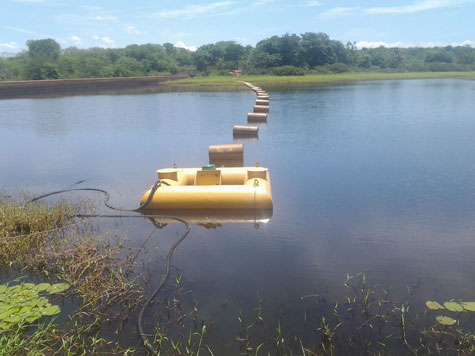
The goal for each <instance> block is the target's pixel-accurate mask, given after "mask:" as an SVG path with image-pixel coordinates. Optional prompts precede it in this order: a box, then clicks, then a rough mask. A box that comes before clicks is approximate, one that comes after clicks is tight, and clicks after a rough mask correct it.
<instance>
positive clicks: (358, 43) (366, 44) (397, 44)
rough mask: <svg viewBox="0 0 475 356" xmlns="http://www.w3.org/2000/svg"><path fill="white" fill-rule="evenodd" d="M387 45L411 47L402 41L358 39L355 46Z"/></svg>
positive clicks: (373, 46) (388, 46)
mask: <svg viewBox="0 0 475 356" xmlns="http://www.w3.org/2000/svg"><path fill="white" fill-rule="evenodd" d="M381 46H383V47H387V48H394V47H399V48H404V47H413V46H409V45H407V44H404V43H402V42H391V43H389V42H383V41H359V42H356V44H355V47H356V48H358V49H362V48H378V47H381Z"/></svg>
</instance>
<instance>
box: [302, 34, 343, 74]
mask: <svg viewBox="0 0 475 356" xmlns="http://www.w3.org/2000/svg"><path fill="white" fill-rule="evenodd" d="M301 37H302V53H301V56H302V58H303V59H304V60H305V62H306V63H307V65H309V66H310V67H315V66H317V65H324V64H332V63H346V62H347V57H346V50H345V47H344V46H343V44H342V43H341V42H339V41H333V40H330V37H329V36H328V35H327V34H326V33H313V32H306V33H304V34H302V35H301Z"/></svg>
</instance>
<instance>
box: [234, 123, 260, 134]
mask: <svg viewBox="0 0 475 356" xmlns="http://www.w3.org/2000/svg"><path fill="white" fill-rule="evenodd" d="M258 131H259V127H257V126H240V125H234V126H233V136H257V133H258Z"/></svg>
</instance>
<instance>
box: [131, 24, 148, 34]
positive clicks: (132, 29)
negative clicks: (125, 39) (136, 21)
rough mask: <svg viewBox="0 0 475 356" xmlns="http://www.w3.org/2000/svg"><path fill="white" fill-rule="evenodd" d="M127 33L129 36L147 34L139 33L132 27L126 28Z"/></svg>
mask: <svg viewBox="0 0 475 356" xmlns="http://www.w3.org/2000/svg"><path fill="white" fill-rule="evenodd" d="M127 33H128V34H131V35H146V34H147V32H145V31H140V30H138V29H137V28H136V27H134V26H129V27H127Z"/></svg>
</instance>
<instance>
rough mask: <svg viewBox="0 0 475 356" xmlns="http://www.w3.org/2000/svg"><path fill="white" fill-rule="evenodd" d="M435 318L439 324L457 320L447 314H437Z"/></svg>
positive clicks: (452, 322) (452, 323)
mask: <svg viewBox="0 0 475 356" xmlns="http://www.w3.org/2000/svg"><path fill="white" fill-rule="evenodd" d="M435 319H436V320H437V322H438V323H439V324H441V325H454V324H455V323H456V322H457V320H455V319H452V318H450V317H448V316H442V315H440V316H438V317H437V318H435Z"/></svg>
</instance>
